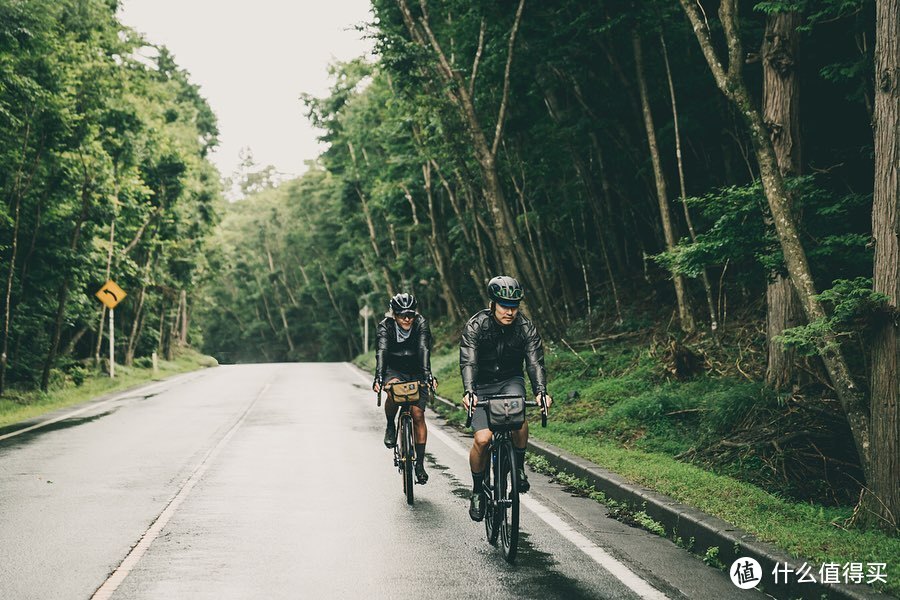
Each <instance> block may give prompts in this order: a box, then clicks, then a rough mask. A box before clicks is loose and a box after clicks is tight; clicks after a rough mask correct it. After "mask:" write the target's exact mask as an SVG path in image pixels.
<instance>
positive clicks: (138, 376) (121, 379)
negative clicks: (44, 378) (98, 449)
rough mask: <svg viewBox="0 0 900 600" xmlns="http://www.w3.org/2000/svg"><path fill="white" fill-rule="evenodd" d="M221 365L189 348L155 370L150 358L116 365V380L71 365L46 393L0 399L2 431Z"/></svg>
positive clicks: (11, 392) (15, 393)
mask: <svg viewBox="0 0 900 600" xmlns="http://www.w3.org/2000/svg"><path fill="white" fill-rule="evenodd" d="M217 364H218V363H217V362H216V360H215V359H214V358H212V357H211V356H205V355H202V354H200V353H198V352H197V351H196V350H192V349H190V348H182V349H179V350H176V351H175V353H174V356H173V358H172V360H160V361H159V362H158V370H157V371H154V370H153V363H152V360H151V359H150V358H139V359H137V360H135V361H134V364H133V365H132V366H130V367H127V366H124V365H116V377H115V378H114V379H111V378H110V377H109V374H108V373H103V372H101V371H99V370H95V369H88V368H85V367H83V366H80V365H72V366H70V368H68V369H66V370H62V369H59V370H54V371H53V373H52V374H51V375H52V376H51V378H50V385H49V387H48V389H47V391H46V392H45V391H42V390H35V389H27V390H22V389H8V390H7V391H6V393H5V394H4V395H3V397H2V398H0V428H3V427H6V426H9V425H13V424H15V423H18V422H20V421H24V420H26V419H31V418H33V417H37V416H40V415H42V414H45V413H49V412H52V411H54V410H57V409H60V408H65V407H67V406H74V405H76V404H80V403H82V402H87V401H88V400H92V399H94V398H97V397H99V396H102V395H104V394H109V393H112V392H118V391H121V390H127V389H129V388H132V387H135V386H138V385H141V384H144V383H147V382H150V381H159V380H162V379H166V378H168V377H171V376H173V375H177V374H179V373H186V372H188V371H195V370H197V369H203V368H206V367H214V366H216V365H217Z"/></svg>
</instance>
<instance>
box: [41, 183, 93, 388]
mask: <svg viewBox="0 0 900 600" xmlns="http://www.w3.org/2000/svg"><path fill="white" fill-rule="evenodd" d="M91 196H92V192H91V179H90V177H89V176H88V175H87V174H86V173H85V180H84V182H83V183H82V187H81V212H80V213H79V215H78V220H77V221H76V222H75V229H74V230H73V231H72V240H71V242H70V243H69V252H70V255H72V256H74V254H75V252H76V251H77V250H78V240H79V239H80V238H81V227H82V225H84V221H85V219H87V213H88V208H89V207H90V205H91ZM70 283H71V276H70V275H66V276H65V277H64V278H63V283H62V285H61V286H60V288H59V293H58V295H57V305H56V322H55V323H54V326H53V337H52V341H51V342H50V349H49V351H48V352H47V358H46V360H45V361H44V370H43V372H42V373H41V390H43V391H45V392H46V391H47V387H48V386H49V385H50V369H51V367H52V366H53V362H54V361H55V360H56V352H57V350H58V349H59V338H60V335H61V334H62V326H63V320H64V317H65V314H66V302H67V301H68V298H69V284H70Z"/></svg>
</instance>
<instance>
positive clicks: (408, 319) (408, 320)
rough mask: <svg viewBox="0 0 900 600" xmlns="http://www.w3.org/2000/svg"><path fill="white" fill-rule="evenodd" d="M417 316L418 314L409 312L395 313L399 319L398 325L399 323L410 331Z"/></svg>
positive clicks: (404, 329)
mask: <svg viewBox="0 0 900 600" xmlns="http://www.w3.org/2000/svg"><path fill="white" fill-rule="evenodd" d="M415 316H416V315H415V314H413V313H409V314H408V315H394V320H395V321H397V325H399V326H400V328H401V329H403V331H409V328H410V327H412V324H413V320H414V317H415Z"/></svg>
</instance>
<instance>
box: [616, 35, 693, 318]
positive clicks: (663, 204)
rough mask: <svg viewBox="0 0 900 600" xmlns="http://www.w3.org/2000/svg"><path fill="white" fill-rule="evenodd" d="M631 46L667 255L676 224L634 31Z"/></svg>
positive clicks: (683, 301)
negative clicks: (670, 204)
mask: <svg viewBox="0 0 900 600" xmlns="http://www.w3.org/2000/svg"><path fill="white" fill-rule="evenodd" d="M631 42H632V47H633V49H634V66H635V70H636V72H637V80H638V91H639V92H640V96H641V109H642V112H643V114H644V128H645V129H646V130H647V143H648V145H649V146H650V160H651V162H652V163H653V175H654V177H655V179H656V198H657V200H659V216H660V220H661V221H662V227H663V234H664V235H665V239H666V248H667V249H668V250H669V252H672V251H674V250H675V245H676V243H677V240H676V239H675V225H674V223H672V215H671V213H670V212H669V196H668V192H667V191H666V179H665V176H664V174H663V171H662V164H661V162H660V159H659V148H658V147H657V144H656V129H655V126H654V125H653V113H652V112H651V111H650V99H649V97H648V94H647V81H646V78H645V77H644V59H643V56H642V52H641V38H640V36H639V35H638V33H637V31H633V32H632V34H631ZM672 279H673V282H674V284H675V300H676V302H677V303H678V320H679V322H680V323H681V330H682V331H684V332H685V333H691V332H692V331H694V317H693V315H692V314H691V306H690V301H689V299H688V296H687V292H686V290H685V286H684V277H682V276H681V275H678V274H677V273H676V274H675V275H673V277H672Z"/></svg>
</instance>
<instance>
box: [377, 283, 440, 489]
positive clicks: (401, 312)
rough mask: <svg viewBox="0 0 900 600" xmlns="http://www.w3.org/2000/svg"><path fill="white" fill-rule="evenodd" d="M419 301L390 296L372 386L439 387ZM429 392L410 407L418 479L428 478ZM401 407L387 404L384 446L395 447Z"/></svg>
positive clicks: (408, 296) (380, 330)
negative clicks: (396, 421) (407, 383)
mask: <svg viewBox="0 0 900 600" xmlns="http://www.w3.org/2000/svg"><path fill="white" fill-rule="evenodd" d="M417 305H418V302H417V301H416V298H415V297H414V296H413V295H412V294H407V293H401V294H396V295H395V296H394V297H393V298H391V316H389V317H385V318H384V319H383V320H382V321H381V323H379V324H378V328H377V330H376V343H375V358H376V366H375V381H374V382H373V383H372V389H373V390H375V391H376V392H380V391H381V389H382V387H383V386H385V385H389V384H391V383H396V382H398V381H420V382H422V383H423V384H424V385H425V387H427V388H431V389H437V380H436V379H435V378H434V377H433V376H432V375H431V331H430V330H429V328H428V321H426V320H425V317H423V316H422V315H420V314H419V313H417V312H416V306H417ZM426 398H427V393H425V392H423V393H421V394H420V396H419V402H418V404H416V405H413V406H412V407H410V412H411V413H412V419H413V428H414V429H415V438H416V440H415V445H416V465H415V472H416V480H417V481H418V482H419V483H422V484H424V483H426V482H427V481H428V473H426V472H425V464H424V460H425V442H426V440H427V439H428V430H427V429H426V428H425V400H426ZM397 410H398V407H397V405H396V404H394V401H393V400H391V398H390V397H388V398H387V401H386V402H385V404H384V415H385V417H386V418H387V429H385V432H384V445H385V446H387V447H388V448H393V447H394V446H395V445H396V443H397V427H396V425H395V424H394V418H395V417H396V415H397Z"/></svg>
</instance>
